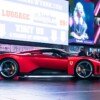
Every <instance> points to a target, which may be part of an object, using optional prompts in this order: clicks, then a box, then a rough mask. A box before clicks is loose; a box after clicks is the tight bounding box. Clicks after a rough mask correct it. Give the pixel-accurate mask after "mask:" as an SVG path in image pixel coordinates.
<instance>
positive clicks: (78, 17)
mask: <svg viewBox="0 0 100 100" xmlns="http://www.w3.org/2000/svg"><path fill="white" fill-rule="evenodd" d="M69 38H70V39H69V42H70V43H80V44H93V39H94V4H93V3H92V2H87V1H86V0H70V34H69Z"/></svg>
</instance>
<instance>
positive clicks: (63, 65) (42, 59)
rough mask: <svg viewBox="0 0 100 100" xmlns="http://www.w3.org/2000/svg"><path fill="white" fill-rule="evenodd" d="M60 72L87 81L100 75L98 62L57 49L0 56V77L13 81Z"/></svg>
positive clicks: (99, 62)
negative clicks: (18, 78) (20, 77)
mask: <svg viewBox="0 0 100 100" xmlns="http://www.w3.org/2000/svg"><path fill="white" fill-rule="evenodd" d="M48 71H49V73H51V72H52V74H55V75H56V72H61V75H63V74H66V75H72V76H75V77H77V78H82V79H87V78H89V77H91V76H92V75H93V76H96V75H100V61H99V60H96V59H93V58H91V57H85V56H82V57H79V56H75V55H71V54H69V53H67V52H65V51H63V50H59V49H38V50H31V51H24V52H19V53H4V54H0V76H1V77H3V78H4V79H13V78H15V77H16V76H24V75H35V74H36V75H38V74H41V75H43V74H45V75H46V74H47V72H48Z"/></svg>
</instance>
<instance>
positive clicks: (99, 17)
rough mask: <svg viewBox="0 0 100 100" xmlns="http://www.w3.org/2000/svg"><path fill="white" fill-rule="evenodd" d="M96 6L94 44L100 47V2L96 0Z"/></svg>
mask: <svg viewBox="0 0 100 100" xmlns="http://www.w3.org/2000/svg"><path fill="white" fill-rule="evenodd" d="M94 5H95V9H94V15H95V20H94V32H95V35H94V44H97V45H100V0H95V2H94Z"/></svg>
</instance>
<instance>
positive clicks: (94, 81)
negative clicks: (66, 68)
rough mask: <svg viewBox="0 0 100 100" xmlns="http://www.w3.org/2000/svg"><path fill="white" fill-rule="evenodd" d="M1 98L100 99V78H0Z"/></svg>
mask: <svg viewBox="0 0 100 100" xmlns="http://www.w3.org/2000/svg"><path fill="white" fill-rule="evenodd" d="M0 100H100V78H91V79H89V80H76V79H74V78H59V77H57V78H48V77H46V78H45V77H42V78H39V77H38V78H27V79H19V80H11V81H6V80H0Z"/></svg>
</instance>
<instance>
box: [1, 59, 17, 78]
mask: <svg viewBox="0 0 100 100" xmlns="http://www.w3.org/2000/svg"><path fill="white" fill-rule="evenodd" d="M17 73H18V64H17V62H16V61H15V60H13V59H5V60H2V61H1V62H0V74H1V76H2V77H3V78H4V79H13V78H14V77H15V76H16V75H17Z"/></svg>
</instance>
